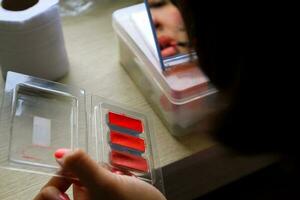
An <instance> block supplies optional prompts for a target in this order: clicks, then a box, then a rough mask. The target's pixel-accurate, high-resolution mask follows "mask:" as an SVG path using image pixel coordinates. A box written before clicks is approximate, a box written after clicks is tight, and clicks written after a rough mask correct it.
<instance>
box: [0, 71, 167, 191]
mask: <svg viewBox="0 0 300 200" xmlns="http://www.w3.org/2000/svg"><path fill="white" fill-rule="evenodd" d="M0 117H1V121H0V122H1V129H0V131H1V132H0V149H1V151H0V167H2V168H6V169H13V170H19V171H27V172H33V173H40V174H46V175H54V176H61V175H59V174H58V172H59V165H58V164H57V162H56V161H55V158H54V156H53V155H54V153H55V151H56V150H57V149H60V148H67V149H72V150H75V149H83V150H84V151H86V152H87V153H88V154H89V155H90V156H91V157H92V158H93V159H94V160H95V161H97V162H98V163H99V164H102V165H106V166H107V168H108V169H110V170H111V171H112V172H114V173H118V174H122V175H128V176H135V177H137V178H139V179H141V180H144V181H146V182H148V183H150V184H153V185H154V186H156V187H157V188H158V189H159V190H161V191H163V181H162V174H161V169H160V167H159V158H158V155H157V152H156V149H155V141H154V135H153V130H152V129H151V126H150V124H149V120H148V117H146V116H145V115H144V114H142V113H139V112H136V111H133V110H132V109H128V108H127V107H126V106H124V105H120V104H117V103H114V102H111V101H109V100H106V99H104V98H102V97H99V96H95V95H87V94H86V92H85V91H84V90H83V89H79V88H75V87H71V86H67V85H64V84H60V83H56V82H51V81H47V80H43V79H39V78H35V77H32V76H27V75H24V74H19V73H15V72H9V73H8V75H7V79H6V84H5V89H4V95H3V102H2V105H1V116H0Z"/></svg>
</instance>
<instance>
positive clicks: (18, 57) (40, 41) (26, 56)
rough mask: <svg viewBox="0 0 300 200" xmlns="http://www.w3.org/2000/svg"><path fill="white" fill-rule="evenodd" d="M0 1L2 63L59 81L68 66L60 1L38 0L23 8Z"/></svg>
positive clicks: (3, 66)
mask: <svg viewBox="0 0 300 200" xmlns="http://www.w3.org/2000/svg"><path fill="white" fill-rule="evenodd" d="M3 1H4V0H0V66H1V69H2V75H3V76H4V77H5V76H6V73H7V71H15V72H19V73H24V74H28V75H32V76H37V77H41V78H46V79H50V80H56V79H58V78H60V77H62V76H63V75H65V74H66V73H67V71H68V69H69V62H68V57H67V53H66V49H65V44H64V38H63V32H62V26H61V20H60V13H59V5H58V3H59V1H58V0H39V1H38V2H37V3H36V4H35V5H34V6H32V7H30V8H28V9H26V10H22V11H9V10H6V9H4V8H3V6H2V2H3Z"/></svg>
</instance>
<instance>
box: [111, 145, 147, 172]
mask: <svg viewBox="0 0 300 200" xmlns="http://www.w3.org/2000/svg"><path fill="white" fill-rule="evenodd" d="M110 163H111V164H112V165H113V166H117V167H123V168H126V169H131V170H135V171H140V172H148V163H147V161H146V160H145V159H144V158H142V157H140V156H134V155H132V154H128V153H123V152H119V151H114V150H113V151H111V153H110Z"/></svg>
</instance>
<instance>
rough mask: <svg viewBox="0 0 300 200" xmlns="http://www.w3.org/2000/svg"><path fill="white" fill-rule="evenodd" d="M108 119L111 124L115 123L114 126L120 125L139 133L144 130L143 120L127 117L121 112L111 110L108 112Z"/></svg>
mask: <svg viewBox="0 0 300 200" xmlns="http://www.w3.org/2000/svg"><path fill="white" fill-rule="evenodd" d="M108 121H109V123H110V124H111V125H114V126H119V127H121V128H126V129H130V130H134V131H136V132H138V133H142V132H143V125H142V121H141V120H138V119H133V118H131V117H127V116H125V115H124V114H123V115H121V114H116V113H113V112H109V113H108Z"/></svg>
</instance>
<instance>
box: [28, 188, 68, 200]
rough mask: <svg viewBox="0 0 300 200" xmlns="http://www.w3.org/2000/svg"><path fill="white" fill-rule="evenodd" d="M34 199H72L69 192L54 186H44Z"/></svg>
mask: <svg viewBox="0 0 300 200" xmlns="http://www.w3.org/2000/svg"><path fill="white" fill-rule="evenodd" d="M34 200H70V198H69V197H68V195H67V194H65V193H63V192H61V191H60V190H59V189H58V188H56V187H54V186H47V187H43V188H42V190H41V191H40V193H39V194H38V195H37V196H36V197H35V198H34Z"/></svg>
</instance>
